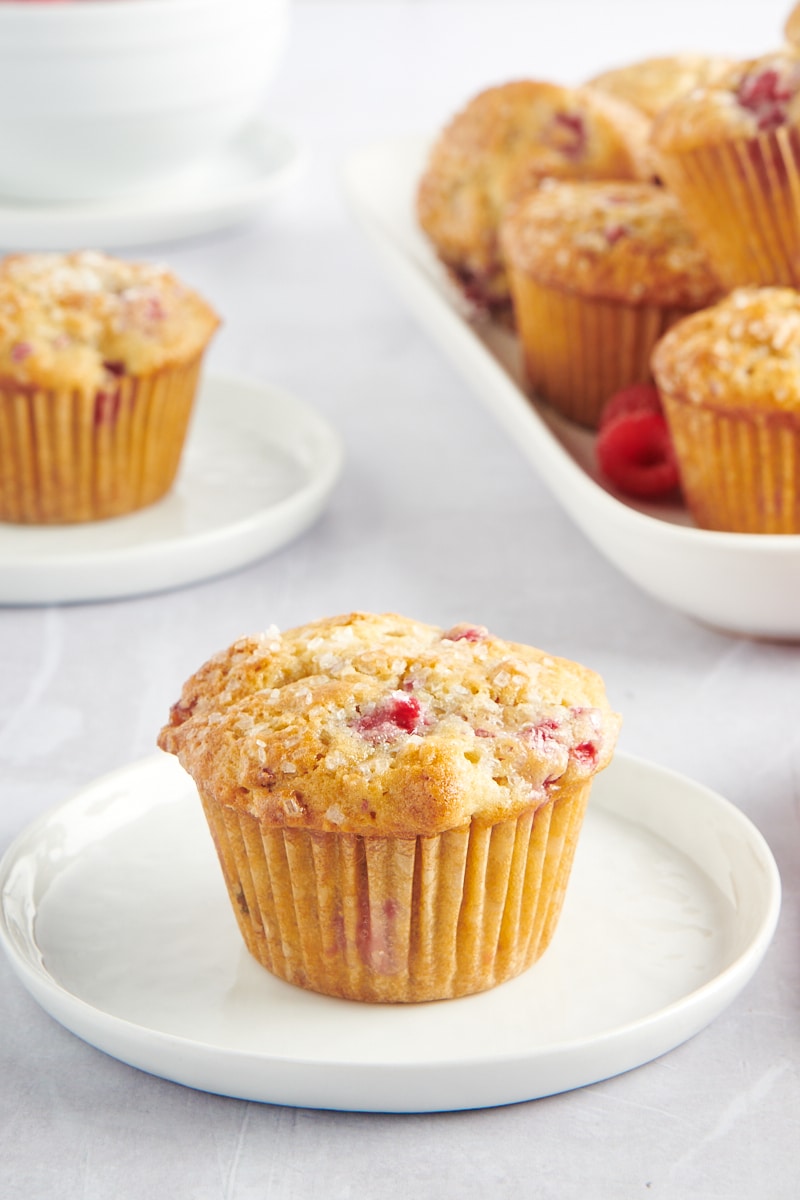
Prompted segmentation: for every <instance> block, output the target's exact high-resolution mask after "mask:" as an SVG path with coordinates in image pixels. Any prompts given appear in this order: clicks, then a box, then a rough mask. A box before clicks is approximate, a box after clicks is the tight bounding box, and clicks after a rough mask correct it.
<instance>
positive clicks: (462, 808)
mask: <svg viewBox="0 0 800 1200" xmlns="http://www.w3.org/2000/svg"><path fill="white" fill-rule="evenodd" d="M618 728H619V718H618V717H617V715H616V714H615V713H612V712H611V710H610V709H609V706H608V702H607V700H606V697H605V692H604V689H603V684H602V681H601V680H600V678H599V677H598V676H597V675H595V674H594V673H593V672H592V671H589V670H587V669H586V668H584V667H581V666H579V665H577V664H576V663H572V662H568V661H566V660H564V659H559V658H553V657H551V656H549V655H547V654H544V653H543V652H542V651H541V650H535V649H533V648H531V647H529V646H522V645H517V644H515V643H513V642H506V641H503V640H502V639H501V638H497V637H493V636H492V635H491V634H490V633H488V632H487V630H486V629H484V628H483V627H481V626H476V625H468V624H462V625H457V626H455V627H454V628H453V629H449V630H446V631H445V630H442V629H438V628H436V627H435V626H432V625H425V624H422V623H420V622H418V621H412V620H409V619H407V618H405V617H400V616H396V615H394V614H391V613H390V614H384V615H381V616H375V615H373V614H370V613H351V614H349V615H345V616H340V617H334V618H330V619H327V620H322V621H316V622H313V623H311V624H309V625H304V626H301V627H300V628H297V629H292V630H290V631H289V632H287V633H284V634H280V633H279V632H278V630H277V629H271V630H269V631H268V632H267V633H265V634H263V635H261V636H259V637H250V638H243V639H242V640H241V641H238V642H236V643H235V644H234V645H233V646H231V647H230V648H229V649H228V650H226V651H224V652H223V653H222V654H218V655H217V656H216V657H215V658H212V659H211V660H210V661H209V662H208V663H206V664H205V666H203V667H201V669H200V670H199V671H198V672H197V673H196V674H195V675H193V676H192V678H191V679H189V680H188V682H187V683H186V684H185V686H184V688H183V692H182V695H181V699H180V700H179V701H178V703H177V704H175V705H174V706H173V708H172V711H171V714H170V724H169V725H166V726H165V727H164V728H163V729H162V730H161V733H160V736H159V745H160V746H161V748H162V749H163V750H167V751H169V752H170V753H172V754H176V755H177V756H178V758H179V759H180V761H181V763H182V764H183V766H184V767H185V768H186V770H187V771H188V772H189V773H190V774H191V775H192V776H193V778H194V779H195V781H196V782H197V784H198V787H199V788H200V791H201V792H203V791H205V792H207V793H210V794H211V795H212V796H213V797H214V798H215V799H216V800H217V802H218V803H221V804H223V805H227V806H229V807H231V808H234V809H239V810H244V811H246V812H247V813H249V814H251V815H253V816H255V817H257V818H258V819H260V820H262V821H264V822H266V823H268V824H270V825H287V826H294V827H305V828H311V829H314V830H320V831H336V832H343V833H358V834H372V835H395V836H406V837H414V836H418V835H433V834H438V833H441V832H443V831H444V830H446V829H452V828H458V827H462V826H464V825H467V824H468V823H469V822H470V821H472V820H473V819H475V820H478V821H484V822H487V823H489V822H494V821H497V820H500V819H502V818H505V817H512V816H515V815H517V814H519V813H520V812H522V811H524V810H526V809H530V808H535V807H537V806H538V805H540V804H541V803H543V802H544V801H545V800H547V799H548V798H549V797H551V796H553V795H557V793H558V791H559V789H560V788H562V787H563V786H565V785H567V784H572V783H574V782H576V781H578V780H581V779H588V778H589V777H590V776H592V775H593V774H595V772H597V771H599V770H600V769H601V768H603V767H604V766H606V765H607V763H608V762H609V760H610V758H611V755H612V753H613V750H614V745H615V742H616V737H617V732H618Z"/></svg>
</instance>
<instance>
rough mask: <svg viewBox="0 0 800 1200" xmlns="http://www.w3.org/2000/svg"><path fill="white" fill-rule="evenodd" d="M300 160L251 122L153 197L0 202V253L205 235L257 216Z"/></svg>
mask: <svg viewBox="0 0 800 1200" xmlns="http://www.w3.org/2000/svg"><path fill="white" fill-rule="evenodd" d="M302 161H303V156H302V154H301V152H300V150H299V148H298V146H297V145H296V143H295V142H294V141H293V139H292V138H291V137H289V135H288V134H286V133H284V132H283V131H281V130H280V129H277V128H275V127H274V126H272V125H268V124H267V123H266V122H264V121H255V122H253V123H252V124H251V125H249V126H247V128H246V129H244V130H243V131H242V133H240V134H239V135H237V137H236V138H234V140H233V141H232V142H231V143H230V144H229V145H228V146H226V147H225V148H224V149H222V150H220V151H218V152H217V153H216V154H215V155H213V156H212V157H211V158H209V159H208V160H207V161H206V162H204V163H201V164H199V165H197V166H194V167H192V168H191V169H190V170H187V171H186V172H185V173H184V174H183V175H182V176H181V177H180V179H176V180H173V181H171V182H170V183H169V185H164V186H162V187H160V188H158V189H155V190H153V191H147V192H140V193H137V194H136V195H131V196H130V197H126V198H125V199H114V200H97V201H94V202H88V201H86V202H83V201H72V202H70V203H66V202H64V203H56V204H48V203H46V202H36V201H30V202H28V203H22V202H21V201H17V200H2V198H0V247H2V248H3V249H4V250H80V249H84V248H85V247H86V246H92V247H95V248H96V249H98V250H100V249H102V250H110V249H118V248H121V247H128V246H142V245H146V244H148V243H152V242H163V241H173V240H176V239H184V238H189V237H196V236H198V235H199V234H205V233H211V232H213V231H215V230H218V229H225V228H227V227H228V226H230V225H235V224H237V223H238V222H239V221H242V220H245V219H246V218H248V217H252V216H254V215H255V214H256V213H258V212H259V211H260V210H261V209H262V208H263V206H264V204H265V203H266V202H267V201H268V200H269V199H270V198H271V197H272V196H273V195H274V193H275V192H276V191H278V190H279V189H280V188H282V187H284V186H285V185H286V184H288V183H290V182H291V180H292V179H294V178H295V177H296V175H297V174H298V172H299V170H300V168H301V166H302Z"/></svg>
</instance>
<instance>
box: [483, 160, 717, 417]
mask: <svg viewBox="0 0 800 1200" xmlns="http://www.w3.org/2000/svg"><path fill="white" fill-rule="evenodd" d="M501 236H502V244H503V250H504V256H505V260H506V262H507V264H508V271H509V278H510V282H511V292H512V297H513V303H514V312H515V318H516V325H517V330H518V333H519V337H520V342H521V346H522V351H523V357H524V365H525V371H526V375H527V379H528V382H529V384H530V387H531V389H532V390H533V392H534V393H535V394H536V395H537V396H539V397H540V398H541V399H543V400H546V401H547V402H548V403H549V404H550V405H551V406H552V407H554V408H556V409H557V410H558V411H559V412H560V413H562V414H563V415H564V416H566V417H569V418H570V419H571V420H573V421H577V422H579V423H580V424H582V425H586V426H588V427H590V428H596V427H597V423H598V421H599V418H600V413H601V411H602V409H603V406H604V404H605V403H606V401H607V400H608V399H609V397H610V396H612V395H613V394H614V393H615V392H618V391H620V390H621V389H622V388H625V387H627V386H628V385H630V384H633V383H640V382H643V381H645V380H647V379H649V378H650V355H651V352H652V349H653V347H654V346H655V344H656V342H657V341H658V339H659V338H660V337H661V335H662V334H663V333H664V331H665V330H666V329H667V328H668V327H669V326H670V325H671V324H673V323H674V322H675V321H676V320H678V319H679V318H680V317H682V316H685V315H686V314H687V313H688V312H692V311H694V310H695V309H697V308H702V307H703V306H704V305H706V304H710V303H712V302H713V301H714V300H715V299H716V298H717V296H718V295H719V292H720V287H719V282H718V280H717V279H716V277H715V275H714V274H713V272H712V271H711V268H710V266H709V263H708V260H707V258H706V255H705V253H704V252H703V251H702V250H701V248H700V247H699V245H698V244H697V241H696V239H695V237H694V235H693V234H692V233H691V231H690V230H689V228H688V226H687V225H686V222H685V220H684V219H683V214H682V212H681V209H680V206H679V204H678V202H677V200H676V199H675V197H674V196H672V195H670V194H669V193H668V192H666V191H665V190H664V189H663V188H659V187H656V186H654V185H652V184H647V183H624V182H623V183H616V182H615V183H583V182H582V183H555V182H552V181H551V182H550V183H548V184H546V185H543V186H542V187H541V188H540V189H539V190H538V191H537V192H535V193H532V194H530V195H529V196H526V197H525V198H524V199H523V200H521V201H520V202H519V203H518V204H517V205H515V206H514V207H513V208H512V209H511V210H510V212H509V214H508V216H507V218H506V220H505V221H504V223H503V226H502V234H501Z"/></svg>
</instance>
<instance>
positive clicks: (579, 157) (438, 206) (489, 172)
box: [417, 80, 649, 316]
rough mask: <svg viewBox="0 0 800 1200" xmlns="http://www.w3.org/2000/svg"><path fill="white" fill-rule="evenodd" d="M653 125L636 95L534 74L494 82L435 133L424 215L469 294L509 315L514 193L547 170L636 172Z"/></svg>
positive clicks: (562, 174)
mask: <svg viewBox="0 0 800 1200" xmlns="http://www.w3.org/2000/svg"><path fill="white" fill-rule="evenodd" d="M648 129H649V122H648V121H647V119H646V118H644V117H643V116H642V114H641V113H640V112H638V111H637V110H636V109H635V108H633V107H632V106H631V105H628V104H626V103H625V102H624V101H620V100H616V99H615V98H614V97H611V96H608V95H606V94H605V93H602V92H600V91H595V90H593V89H591V88H565V87H560V86H558V85H557V84H553V83H547V82H540V81H535V80H520V81H517V82H513V83H506V84H502V85H500V86H498V87H492V88H488V89H487V90H485V91H483V92H481V93H480V94H479V95H477V96H476V97H474V99H472V100H471V101H470V102H469V103H468V104H467V105H466V107H465V108H464V109H462V110H461V112H459V113H458V114H457V115H456V116H455V117H454V118H453V120H452V121H451V122H450V123H449V125H448V126H447V127H446V129H445V130H444V131H443V132H442V133H441V135H440V137H439V138H438V139H437V141H436V143H435V145H434V147H433V149H432V151H431V153H430V156H429V158H428V161H427V164H426V167H425V171H424V174H423V176H422V179H421V181H420V185H419V190H418V195H417V215H418V219H419V223H420V225H421V227H422V229H423V230H424V232H425V233H426V234H427V236H428V238H429V239H430V240H431V242H432V243H433V246H434V248H435V249H436V252H437V254H438V256H439V258H440V259H441V261H442V262H443V263H444V264H445V266H446V267H447V268H448V270H449V272H450V274H451V275H452V276H453V278H454V279H455V281H456V282H457V283H458V285H459V287H460V288H461V289H462V291H463V292H464V293H465V294H466V296H467V297H468V298H469V299H470V300H471V301H472V302H473V303H474V304H475V305H476V306H477V307H478V308H481V309H487V310H489V311H490V312H492V313H495V314H497V315H501V316H502V315H508V301H509V298H508V282H507V279H506V274H505V268H504V264H503V260H502V253H501V249H500V246H499V243H498V237H497V232H498V227H499V224H500V220H501V218H502V216H503V213H504V211H505V208H506V206H507V205H508V204H509V202H511V201H513V200H516V199H518V198H519V197H520V196H522V195H524V194H525V193H526V192H528V191H530V190H532V189H535V188H536V187H537V186H538V184H539V183H540V182H541V180H542V179H545V178H548V177H555V178H570V179H577V178H586V179H633V178H638V177H639V176H641V175H643V174H645V173H646V170H647V168H646V166H645V150H646V145H647V135H648Z"/></svg>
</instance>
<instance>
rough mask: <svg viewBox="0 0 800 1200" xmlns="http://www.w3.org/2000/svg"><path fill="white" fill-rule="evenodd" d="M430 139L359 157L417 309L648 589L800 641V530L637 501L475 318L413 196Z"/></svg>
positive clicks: (572, 509) (359, 191)
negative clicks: (702, 523)
mask: <svg viewBox="0 0 800 1200" xmlns="http://www.w3.org/2000/svg"><path fill="white" fill-rule="evenodd" d="M426 152H427V143H426V142H425V141H424V140H422V139H420V138H413V139H409V138H407V139H403V140H397V141H389V142H383V143H379V144H377V145H373V146H370V147H367V148H365V149H364V150H361V151H359V152H357V153H356V154H354V155H352V156H351V158H350V159H349V160H348V162H347V163H346V164H345V169H344V182H345V187H346V191H347V194H348V197H349V200H350V203H351V207H352V209H353V211H354V213H355V215H356V217H357V218H358V220H359V222H360V224H361V225H362V227H363V229H364V231H365V232H366V234H367V236H368V238H369V240H370V242H371V244H372V245H373V247H374V248H375V250H376V251H377V253H378V256H379V258H380V259H381V261H382V263H383V265H384V267H385V268H386V269H387V271H388V273H389V275H390V277H391V278H392V280H393V281H394V283H395V284H396V286H397V287H398V289H399V290H400V292H401V293H402V295H403V297H404V298H405V300H406V301H408V302H409V304H410V306H411V308H412V310H413V311H414V313H415V315H416V316H417V317H418V318H419V320H420V321H421V322H422V324H423V326H424V327H425V328H426V329H427V330H428V331H429V332H430V333H431V334H432V336H433V337H434V338H435V339H436V341H437V342H438V344H439V345H440V346H441V347H442V349H443V350H444V351H445V352H446V353H447V355H448V356H449V357H450V358H451V360H452V361H453V363H454V365H455V366H456V368H457V369H458V370H459V371H460V372H461V373H462V374H463V376H464V378H465V379H466V380H467V382H468V384H469V386H470V387H471V388H473V389H474V390H475V391H476V392H477V393H478V395H479V396H480V397H481V398H482V399H483V400H484V402H485V403H486V404H487V406H488V407H489V409H490V410H491V411H492V412H493V413H494V415H495V416H496V417H497V418H498V420H499V421H500V423H501V424H502V425H503V426H504V428H505V429H506V430H507V432H508V433H509V434H510V435H511V437H512V438H513V439H514V441H515V442H516V444H517V445H518V446H519V447H520V449H521V450H522V451H523V453H524V454H525V455H526V456H527V457H528V458H529V459H530V461H531V462H532V463H533V465H534V466H535V467H536V469H537V471H538V473H539V474H540V476H541V478H542V479H543V481H544V482H545V483H546V484H547V485H548V487H549V488H550V489H551V491H552V492H553V493H554V495H555V496H556V498H557V499H558V500H559V502H560V503H561V504H562V506H563V507H564V508H565V509H566V511H567V512H568V513H569V515H570V516H571V517H572V519H573V520H574V521H575V523H576V524H577V525H578V526H579V527H580V528H581V529H582V530H583V532H584V533H585V534H586V536H587V537H588V538H589V539H590V540H591V541H592V542H594V544H595V545H596V546H597V548H598V549H599V550H600V551H601V552H602V553H603V554H605V555H606V557H607V558H608V559H609V560H610V561H611V562H612V563H614V565H615V566H616V567H618V568H619V570H620V571H622V572H624V574H626V575H628V576H629V577H630V578H631V579H632V580H634V582H635V583H637V584H638V585H639V586H640V587H641V588H642V589H643V590H644V591H646V592H649V593H651V594H652V595H653V596H655V597H656V598H657V599H659V600H661V601H662V602H663V603H665V604H669V605H671V606H672V607H674V608H677V609H679V610H680V611H682V612H684V613H686V614H688V615H689V616H692V617H694V618H696V619H697V620H700V621H704V622H706V623H707V624H710V625H714V626H717V627H718V628H720V629H723V630H726V631H728V632H732V633H743V634H749V635H751V636H755V637H768V638H784V639H792V640H794V639H798V638H800V604H798V603H797V597H798V596H799V595H800V536H782V535H768V534H764V535H756V534H740V533H716V532H711V531H708V530H703V529H698V528H697V527H696V526H695V525H694V524H693V522H692V521H691V518H690V517H689V515H688V513H687V512H686V511H685V510H684V509H682V508H679V507H669V506H661V505H646V504H637V503H635V502H633V501H627V500H625V499H624V498H622V497H620V496H618V495H617V494H615V493H614V492H613V490H612V489H610V488H609V487H608V485H606V484H605V483H604V482H603V480H602V479H601V478H600V477H599V475H598V472H597V469H596V466H595V460H594V438H593V435H592V434H591V433H589V432H587V431H586V430H583V429H580V428H579V427H577V426H575V425H573V424H571V423H570V422H569V421H566V420H563V419H560V418H559V417H558V416H556V415H555V414H554V413H552V412H551V411H550V410H549V409H548V408H547V407H546V406H544V405H541V406H540V405H538V404H536V403H535V402H534V401H532V400H531V399H529V398H528V397H527V396H526V394H525V390H524V387H523V384H522V372H521V369H520V359H519V350H518V345H517V341H516V338H515V337H514V336H513V335H512V334H511V333H509V332H507V331H505V330H503V329H500V328H498V327H496V326H495V325H493V324H492V323H490V322H488V321H485V320H484V321H471V320H470V319H469V318H468V316H467V311H466V308H465V305H464V303H463V301H462V300H461V297H460V296H459V295H458V294H457V292H456V290H455V289H454V288H453V286H452V285H451V283H450V281H449V280H448V279H447V277H446V275H445V272H444V270H443V269H442V267H441V266H440V264H439V263H438V262H437V261H436V258H435V256H434V254H433V252H432V250H431V248H430V246H429V244H428V243H427V241H426V240H425V238H424V236H423V235H422V233H421V232H420V230H419V228H418V227H417V223H416V219H415V213H414V194H415V190H416V186H417V183H418V181H419V178H420V176H421V174H422V170H423V166H424V163H425V157H426Z"/></svg>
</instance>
